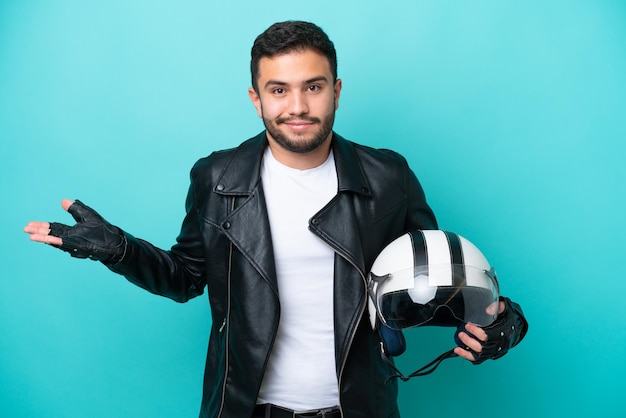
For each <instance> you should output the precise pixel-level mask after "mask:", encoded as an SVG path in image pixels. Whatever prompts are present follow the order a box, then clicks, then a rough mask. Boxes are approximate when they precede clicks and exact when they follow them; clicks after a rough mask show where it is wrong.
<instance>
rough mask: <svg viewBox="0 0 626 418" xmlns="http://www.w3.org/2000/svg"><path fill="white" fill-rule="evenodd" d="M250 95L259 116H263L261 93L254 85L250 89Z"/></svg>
mask: <svg viewBox="0 0 626 418" xmlns="http://www.w3.org/2000/svg"><path fill="white" fill-rule="evenodd" d="M248 97H250V100H252V104H253V105H254V107H255V108H256V111H257V113H258V115H259V117H260V118H262V117H263V107H262V106H261V98H260V97H259V94H258V93H257V92H256V90H255V89H254V87H250V88H249V89H248Z"/></svg>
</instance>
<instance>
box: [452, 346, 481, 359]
mask: <svg viewBox="0 0 626 418" xmlns="http://www.w3.org/2000/svg"><path fill="white" fill-rule="evenodd" d="M454 354H456V355H457V356H459V357H462V358H464V359H465V360H469V361H475V360H476V359H475V358H474V354H472V353H470V352H469V351H467V350H464V349H462V348H461V347H456V348H455V349H454Z"/></svg>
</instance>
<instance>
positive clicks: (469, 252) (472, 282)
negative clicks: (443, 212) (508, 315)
mask: <svg viewBox="0 0 626 418" xmlns="http://www.w3.org/2000/svg"><path fill="white" fill-rule="evenodd" d="M368 293H369V298H368V309H369V316H370V323H371V325H372V328H373V329H375V328H376V318H377V317H378V318H379V319H380V321H381V322H382V323H383V324H384V325H386V326H387V327H389V328H391V329H394V330H402V329H405V328H410V327H416V326H423V325H428V323H429V321H431V320H432V319H433V318H434V317H435V315H436V314H437V313H438V312H439V311H440V310H442V309H447V310H448V312H446V313H447V314H452V315H453V316H454V318H456V319H457V320H458V321H461V322H469V323H474V324H476V325H479V326H486V325H489V324H491V323H492V322H493V321H494V320H495V319H496V317H497V314H498V298H499V288H498V281H497V278H496V275H495V271H494V269H493V268H492V267H491V265H490V264H489V262H488V261H487V259H486V258H485V256H484V255H483V254H482V253H481V252H480V250H479V249H478V248H476V246H475V245H474V244H472V243H471V242H470V241H468V240H467V239H465V238H463V237H461V236H459V235H457V234H455V233H452V232H446V231H441V230H418V231H414V232H409V233H406V234H404V235H402V236H401V237H399V238H397V239H396V240H394V241H393V242H391V243H390V244H389V245H388V246H387V247H385V248H384V249H383V251H382V252H381V253H380V254H379V255H378V257H377V258H376V260H375V261H374V264H373V265H372V268H371V271H370V274H369V275H368Z"/></svg>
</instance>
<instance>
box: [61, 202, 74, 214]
mask: <svg viewBox="0 0 626 418" xmlns="http://www.w3.org/2000/svg"><path fill="white" fill-rule="evenodd" d="M72 203H74V201H72V200H70V199H63V200H62V201H61V206H62V207H63V209H64V210H65V211H68V210H69V208H70V206H72Z"/></svg>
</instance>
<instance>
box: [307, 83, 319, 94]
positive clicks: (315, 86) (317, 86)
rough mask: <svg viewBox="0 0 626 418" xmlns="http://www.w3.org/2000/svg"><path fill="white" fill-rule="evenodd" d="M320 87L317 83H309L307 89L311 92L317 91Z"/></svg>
mask: <svg viewBox="0 0 626 418" xmlns="http://www.w3.org/2000/svg"><path fill="white" fill-rule="evenodd" d="M321 89H322V87H321V86H319V85H317V84H311V85H310V86H309V87H308V90H309V91H311V92H318V91H320V90H321Z"/></svg>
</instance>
